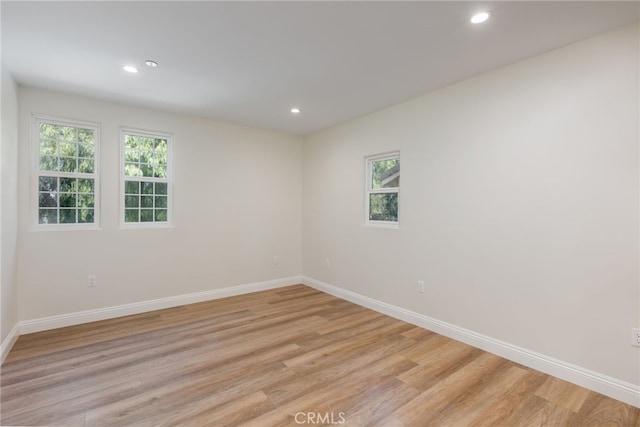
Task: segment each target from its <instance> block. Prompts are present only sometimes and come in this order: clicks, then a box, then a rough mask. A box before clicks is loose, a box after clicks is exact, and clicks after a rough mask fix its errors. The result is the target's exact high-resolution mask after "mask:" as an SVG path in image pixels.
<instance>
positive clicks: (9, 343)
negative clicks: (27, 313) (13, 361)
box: [0, 323, 20, 365]
mask: <svg viewBox="0 0 640 427" xmlns="http://www.w3.org/2000/svg"><path fill="white" fill-rule="evenodd" d="M19 336H20V325H19V323H16V324H15V325H13V328H11V330H10V331H9V335H7V337H6V338H5V339H4V341H2V344H1V345H0V365H2V364H3V363H4V359H6V358H7V356H8V355H9V352H10V351H11V349H12V348H13V345H14V344H15V343H16V341H17V340H18V337H19Z"/></svg>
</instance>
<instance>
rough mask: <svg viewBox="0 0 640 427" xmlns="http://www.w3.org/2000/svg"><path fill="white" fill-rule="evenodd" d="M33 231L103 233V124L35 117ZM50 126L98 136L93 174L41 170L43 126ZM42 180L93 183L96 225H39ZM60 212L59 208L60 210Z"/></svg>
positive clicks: (36, 115) (31, 201) (32, 190)
mask: <svg viewBox="0 0 640 427" xmlns="http://www.w3.org/2000/svg"><path fill="white" fill-rule="evenodd" d="M31 123H32V126H31V153H30V154H31V156H30V158H31V162H32V164H31V183H30V184H31V185H30V187H31V192H30V199H31V200H30V206H31V230H34V231H45V230H48V231H53V230H99V229H100V211H101V209H100V124H99V123H95V122H89V121H84V120H76V119H67V118H61V117H54V116H49V115H44V114H32V116H31ZM41 123H49V124H53V125H60V126H68V127H75V128H82V129H91V130H93V131H94V132H95V133H94V135H95V147H94V165H93V173H91V174H88V173H79V172H56V171H41V170H40V124H41ZM41 176H49V177H54V178H80V179H93V195H94V205H93V222H92V223H78V222H75V223H62V224H61V223H57V224H40V223H39V209H40V202H39V183H40V177H41ZM59 209H60V208H58V210H59Z"/></svg>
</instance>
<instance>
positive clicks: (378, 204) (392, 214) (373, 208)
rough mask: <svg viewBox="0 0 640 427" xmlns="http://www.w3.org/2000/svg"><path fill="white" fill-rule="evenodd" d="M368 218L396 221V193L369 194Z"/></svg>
mask: <svg viewBox="0 0 640 427" xmlns="http://www.w3.org/2000/svg"><path fill="white" fill-rule="evenodd" d="M369 220H371V221H393V222H397V221H398V193H379V194H370V195H369Z"/></svg>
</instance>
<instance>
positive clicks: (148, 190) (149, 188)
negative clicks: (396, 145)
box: [140, 182, 153, 194]
mask: <svg viewBox="0 0 640 427" xmlns="http://www.w3.org/2000/svg"><path fill="white" fill-rule="evenodd" d="M140 189H141V190H142V191H141V193H142V194H153V182H141V183H140Z"/></svg>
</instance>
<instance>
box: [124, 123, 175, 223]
mask: <svg viewBox="0 0 640 427" xmlns="http://www.w3.org/2000/svg"><path fill="white" fill-rule="evenodd" d="M126 135H135V136H141V137H145V138H159V139H166V141H167V177H166V178H154V177H137V178H136V180H140V181H146V182H153V183H158V182H159V183H166V184H167V221H161V222H160V221H148V222H125V193H126V190H125V181H127V179H128V178H133V177H126V176H125V136H126ZM173 144H174V140H173V134H171V133H167V132H156V131H149V130H141V129H135V128H129V127H126V128H125V127H123V128H120V190H119V192H120V207H119V210H120V214H119V216H120V228H171V227H173Z"/></svg>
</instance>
